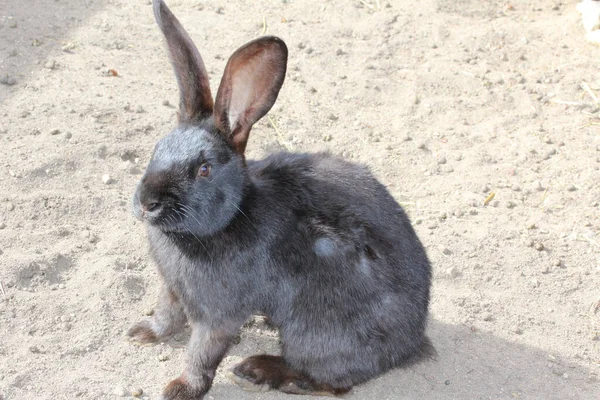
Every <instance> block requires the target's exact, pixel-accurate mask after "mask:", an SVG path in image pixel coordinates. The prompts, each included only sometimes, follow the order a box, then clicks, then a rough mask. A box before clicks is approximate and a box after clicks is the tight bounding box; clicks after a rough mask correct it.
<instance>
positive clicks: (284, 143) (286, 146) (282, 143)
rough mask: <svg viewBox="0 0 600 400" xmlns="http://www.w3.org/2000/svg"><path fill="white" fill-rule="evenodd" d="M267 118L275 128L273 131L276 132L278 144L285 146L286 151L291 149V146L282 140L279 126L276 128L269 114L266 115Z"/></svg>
mask: <svg viewBox="0 0 600 400" xmlns="http://www.w3.org/2000/svg"><path fill="white" fill-rule="evenodd" d="M267 119H268V120H269V123H270V124H271V126H272V127H273V129H275V132H277V141H278V142H279V144H280V145H282V146H283V147H285V148H286V150H287V151H293V149H292V146H290V145H289V144H288V143H287V142H286V141H285V140H283V135H282V134H281V132H280V131H279V128H277V125H275V121H273V118H271V116H269V115H268V116H267Z"/></svg>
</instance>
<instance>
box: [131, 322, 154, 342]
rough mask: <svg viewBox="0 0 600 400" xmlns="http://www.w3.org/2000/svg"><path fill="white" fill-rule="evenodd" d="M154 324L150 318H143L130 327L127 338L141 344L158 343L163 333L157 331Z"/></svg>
mask: <svg viewBox="0 0 600 400" xmlns="http://www.w3.org/2000/svg"><path fill="white" fill-rule="evenodd" d="M153 325H154V324H153V323H152V320H151V319H149V318H148V319H144V320H141V321H140V322H138V323H136V324H135V325H133V326H132V327H131V328H129V330H128V331H127V338H128V339H129V341H131V342H133V343H137V344H140V345H145V344H151V343H157V342H159V341H160V340H161V335H159V334H158V333H157V332H156V330H155V329H154V328H153Z"/></svg>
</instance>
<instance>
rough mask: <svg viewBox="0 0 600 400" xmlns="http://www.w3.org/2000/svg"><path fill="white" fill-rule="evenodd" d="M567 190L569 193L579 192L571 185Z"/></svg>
mask: <svg viewBox="0 0 600 400" xmlns="http://www.w3.org/2000/svg"><path fill="white" fill-rule="evenodd" d="M567 190H568V191H569V192H574V191H576V190H577V188H576V187H575V185H570V186H569V187H568V188H567Z"/></svg>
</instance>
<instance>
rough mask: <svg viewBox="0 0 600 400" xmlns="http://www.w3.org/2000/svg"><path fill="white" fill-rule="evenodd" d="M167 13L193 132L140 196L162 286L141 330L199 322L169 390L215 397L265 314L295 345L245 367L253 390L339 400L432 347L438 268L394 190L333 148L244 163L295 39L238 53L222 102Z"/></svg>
mask: <svg viewBox="0 0 600 400" xmlns="http://www.w3.org/2000/svg"><path fill="white" fill-rule="evenodd" d="M154 13H155V16H156V20H157V22H158V25H159V27H160V28H161V30H162V33H163V34H164V36H165V39H166V42H167V45H168V48H169V54H170V56H171V62H172V65H173V69H174V71H175V75H176V77H177V82H178V84H179V91H180V105H179V126H178V127H176V128H175V129H174V130H173V131H172V132H171V133H170V134H168V135H167V136H165V137H164V138H162V139H161V140H160V141H159V142H158V143H157V145H156V147H155V149H154V153H153V155H152V158H151V160H150V162H149V164H148V167H147V169H146V172H145V173H144V176H143V177H142V179H141V181H140V183H139V185H138V187H137V190H136V192H135V195H134V197H133V204H132V205H133V211H134V214H135V215H136V216H137V217H138V218H139V219H140V220H142V221H144V223H145V226H146V228H147V231H148V238H149V241H150V250H151V253H152V255H153V257H154V260H155V261H156V264H157V266H158V269H159V272H160V275H161V277H162V281H163V290H162V292H161V295H160V296H159V301H158V305H157V308H156V309H155V313H154V315H153V316H152V317H150V318H148V319H145V320H142V321H141V322H139V323H137V324H135V325H134V326H133V327H132V328H131V329H130V330H129V331H128V336H129V337H130V338H131V339H132V340H134V341H136V342H141V343H152V342H157V341H161V340H164V339H165V338H167V337H168V336H169V335H172V334H173V333H176V332H177V331H179V330H181V329H182V328H183V327H184V325H185V323H186V322H187V323H189V325H190V326H191V328H192V335H191V338H190V342H189V343H188V350H187V354H188V357H187V361H186V368H185V370H184V372H183V374H182V375H181V376H180V377H179V378H177V379H174V380H173V381H171V383H169V385H167V387H166V388H165V391H164V393H163V399H165V400H200V399H203V398H204V395H205V394H206V393H207V392H208V390H209V389H210V387H211V384H212V381H213V379H214V375H215V371H216V368H217V367H218V365H219V363H220V362H221V360H222V358H223V357H224V355H225V354H226V353H227V350H228V349H229V347H230V345H231V343H232V341H233V338H234V337H235V336H236V334H237V332H238V330H239V328H240V327H241V326H242V325H243V324H244V322H246V321H247V320H248V319H249V318H250V317H251V316H252V315H253V314H256V313H261V314H264V315H266V316H268V317H269V319H270V321H271V323H272V324H273V325H274V326H276V327H277V328H278V329H279V333H280V337H281V342H282V355H281V356H269V355H262V356H261V355H259V356H252V357H248V358H247V359H245V360H244V361H242V362H241V363H239V364H238V365H237V366H236V367H234V369H233V370H232V371H231V375H230V377H231V379H232V380H233V381H234V382H235V383H237V384H239V385H241V386H242V387H243V388H245V389H249V390H268V389H278V390H281V391H283V392H286V393H294V394H313V395H320V394H329V395H339V394H344V393H346V392H348V391H349V390H350V388H351V387H352V386H353V385H355V384H358V383H361V382H364V381H366V380H368V379H370V378H372V377H375V376H377V375H379V374H381V373H383V372H385V371H387V370H389V369H391V368H394V367H396V366H399V365H402V364H403V363H405V362H407V361H409V360H411V359H414V358H416V357H417V356H418V355H420V354H421V353H422V352H423V350H424V349H427V348H428V343H429V342H428V340H427V338H426V336H425V327H426V323H427V310H428V303H429V288H430V284H431V269H430V265H429V261H428V259H427V256H426V253H425V250H424V248H423V246H422V245H421V243H420V241H419V239H418V238H417V236H416V234H415V232H414V230H413V228H412V226H411V224H410V222H409V220H408V217H407V216H406V214H405V213H404V211H403V210H402V208H401V207H400V206H399V205H398V204H397V203H396V202H395V201H394V199H393V198H392V196H391V195H390V194H389V193H388V191H387V190H386V189H385V187H384V186H383V185H382V184H380V183H379V182H378V181H377V180H376V179H375V178H374V177H373V176H372V175H371V173H370V172H369V171H368V170H367V169H366V168H364V167H362V166H359V165H356V164H352V163H349V162H346V161H344V160H341V159H339V158H336V157H333V156H331V155H329V154H326V153H318V154H296V153H280V154H274V155H271V156H269V157H267V158H265V159H264V160H260V161H247V160H246V158H245V148H246V143H247V140H248V137H249V133H250V130H251V128H252V125H253V124H254V123H255V122H256V121H258V120H259V119H260V118H262V117H263V116H264V115H265V114H266V113H267V112H268V111H269V109H270V108H271V107H272V105H273V104H274V102H275V100H276V98H277V95H278V93H279V90H280V88H281V85H282V84H283V81H284V77H285V73H286V65H287V54H288V51H287V47H286V45H285V43H284V42H283V41H282V40H281V39H279V38H276V37H262V38H259V39H256V40H253V41H251V42H249V43H247V44H246V45H244V46H242V47H241V48H239V49H238V50H237V51H236V52H234V54H233V55H232V56H231V58H230V59H229V61H228V63H227V65H226V67H225V72H224V74H223V78H222V80H221V83H220V85H219V89H218V93H217V95H216V98H215V100H214V102H213V98H212V95H211V91H210V85H209V83H208V74H207V72H206V69H205V67H204V64H203V61H202V58H201V57H200V54H199V52H198V50H197V48H196V46H195V45H194V44H193V42H192V40H191V39H190V37H189V36H188V34H187V32H186V31H185V30H184V29H183V27H182V26H181V24H180V23H179V21H178V20H177V18H176V17H175V16H174V15H173V14H172V13H171V11H170V10H169V9H168V8H167V6H166V5H165V4H164V2H163V1H162V0H154Z"/></svg>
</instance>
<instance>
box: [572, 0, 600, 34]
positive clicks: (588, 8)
mask: <svg viewBox="0 0 600 400" xmlns="http://www.w3.org/2000/svg"><path fill="white" fill-rule="evenodd" d="M577 11H579V12H580V13H581V18H582V21H583V27H584V28H585V30H586V31H587V34H586V35H585V38H586V39H587V40H588V41H590V42H592V43H596V44H600V1H598V0H583V1H582V2H581V3H579V4H577Z"/></svg>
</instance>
